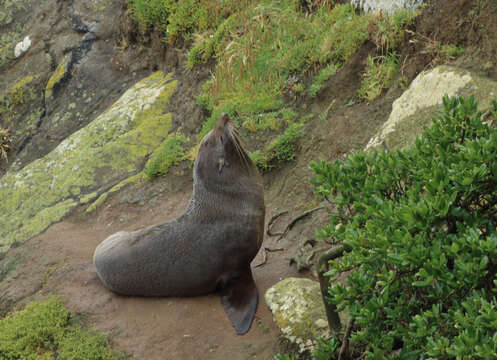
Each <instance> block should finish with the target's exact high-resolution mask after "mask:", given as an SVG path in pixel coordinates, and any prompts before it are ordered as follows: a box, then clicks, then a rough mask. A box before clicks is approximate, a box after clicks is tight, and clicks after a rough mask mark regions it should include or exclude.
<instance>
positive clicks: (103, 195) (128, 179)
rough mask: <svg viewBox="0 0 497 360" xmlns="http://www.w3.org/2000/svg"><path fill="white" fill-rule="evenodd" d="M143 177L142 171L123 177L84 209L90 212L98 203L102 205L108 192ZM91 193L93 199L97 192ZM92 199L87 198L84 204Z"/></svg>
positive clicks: (144, 176) (117, 189) (136, 181)
mask: <svg viewBox="0 0 497 360" xmlns="http://www.w3.org/2000/svg"><path fill="white" fill-rule="evenodd" d="M145 178H146V175H145V173H143V171H142V172H140V173H138V174H136V175H133V176H130V177H129V178H127V179H124V180H123V181H121V182H119V183H118V184H117V185H114V186H113V187H112V188H111V189H110V190H109V191H107V192H105V193H103V194H102V195H100V196H99V197H98V199H97V200H95V201H94V202H93V203H92V204H91V205H90V206H88V208H87V209H86V212H87V213H91V212H93V211H94V210H96V209H97V208H98V207H99V206H100V205H102V204H103V203H104V202H105V200H107V198H108V197H109V195H110V194H112V193H114V192H117V191H119V190H121V189H122V188H123V187H124V186H126V185H128V184H132V183H138V182H140V181H142V180H143V179H145ZM92 195H94V196H93V197H92V199H93V198H95V197H96V196H97V193H96V192H95V193H93V194H92ZM92 199H89V200H88V201H86V202H85V204H86V203H87V202H89V201H90V200H92ZM81 203H82V204H83V201H81Z"/></svg>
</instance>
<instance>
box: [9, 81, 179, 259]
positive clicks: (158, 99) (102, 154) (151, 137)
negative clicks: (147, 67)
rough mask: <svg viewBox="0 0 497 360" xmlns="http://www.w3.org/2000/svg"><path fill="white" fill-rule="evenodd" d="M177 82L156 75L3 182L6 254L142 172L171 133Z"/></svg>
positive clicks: (134, 87)
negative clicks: (103, 191) (100, 193)
mask: <svg viewBox="0 0 497 360" xmlns="http://www.w3.org/2000/svg"><path fill="white" fill-rule="evenodd" d="M176 84H177V82H176V81H173V80H172V74H169V75H168V76H165V75H164V74H163V73H162V72H157V73H155V74H153V75H151V76H150V77H148V78H146V79H144V80H142V81H140V82H138V83H137V84H136V85H135V86H133V87H132V88H131V89H129V90H128V91H126V92H125V93H124V94H123V95H122V96H121V98H120V99H119V100H118V101H117V102H116V103H115V104H114V105H112V106H111V107H110V108H109V109H107V110H106V111H105V112H104V113H103V114H101V115H100V116H98V117H97V118H96V119H95V120H93V121H92V122H91V123H90V124H89V125H88V126H86V127H85V128H83V129H81V130H79V131H77V132H76V133H74V134H72V135H71V136H70V137H68V138H67V139H66V140H64V141H63V142H62V143H60V144H59V145H58V146H57V147H56V148H55V149H54V150H53V151H52V152H51V153H49V154H48V155H46V156H45V157H43V158H41V159H38V160H36V161H34V162H32V163H31V164H29V165H27V166H26V167H25V168H23V169H22V170H20V171H18V172H8V173H7V174H5V176H4V177H3V178H2V179H0V198H1V199H2V201H1V202H0V252H1V251H5V250H7V249H8V247H9V244H11V243H12V242H14V241H18V242H22V241H25V240H27V239H29V238H30V237H32V236H34V235H36V234H38V233H39V232H41V231H43V230H44V229H45V228H46V227H48V226H49V225H50V224H51V223H53V222H55V221H58V220H59V219H61V218H62V217H63V216H64V215H65V214H67V213H68V212H69V211H70V210H71V209H73V208H74V207H75V206H77V205H78V204H80V203H87V202H88V201H90V199H93V198H95V197H96V194H94V193H95V192H96V191H97V192H98V190H97V189H98V188H101V187H105V186H109V185H112V184H116V183H118V182H119V181H121V180H122V179H123V178H128V177H129V176H130V175H131V174H134V173H136V172H138V171H140V169H141V168H142V166H143V164H144V162H145V159H146V157H147V156H148V155H149V154H151V153H152V152H153V151H154V150H155V149H156V148H157V147H158V146H159V145H160V144H161V143H162V141H163V140H164V139H165V138H166V136H167V134H168V132H169V128H170V126H171V115H169V114H166V115H163V114H162V111H163V109H164V108H165V106H166V104H167V102H168V101H169V97H170V96H171V95H172V93H173V91H174V89H175V87H176ZM3 199H6V200H5V201H4V200H3Z"/></svg>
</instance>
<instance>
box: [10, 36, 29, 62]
mask: <svg viewBox="0 0 497 360" xmlns="http://www.w3.org/2000/svg"><path fill="white" fill-rule="evenodd" d="M30 47H31V39H30V38H29V36H26V37H25V38H24V40H23V41H20V42H18V43H17V44H16V47H15V48H14V56H15V57H16V58H18V57H19V56H21V55H22V54H24V53H25V52H26V51H28V50H29V48H30Z"/></svg>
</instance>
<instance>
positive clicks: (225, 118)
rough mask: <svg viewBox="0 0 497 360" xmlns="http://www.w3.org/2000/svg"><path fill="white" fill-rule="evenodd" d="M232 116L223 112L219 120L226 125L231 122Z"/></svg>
mask: <svg viewBox="0 0 497 360" xmlns="http://www.w3.org/2000/svg"><path fill="white" fill-rule="evenodd" d="M230 120H231V119H230V117H229V116H228V114H226V113H222V114H221V116H220V117H219V122H220V123H221V126H226V124H227V123H229V122H230Z"/></svg>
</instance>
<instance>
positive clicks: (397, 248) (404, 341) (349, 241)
mask: <svg viewBox="0 0 497 360" xmlns="http://www.w3.org/2000/svg"><path fill="white" fill-rule="evenodd" d="M490 113H491V114H492V115H493V118H494V121H495V120H497V102H496V101H494V103H493V108H492V109H490ZM496 157H497V128H496V127H495V126H489V125H488V124H487V123H483V122H482V114H481V113H480V112H478V111H477V103H476V102H475V101H474V99H473V98H472V97H471V98H468V99H464V98H458V97H456V98H450V99H449V98H447V97H445V98H444V111H443V114H441V116H440V117H439V118H438V119H436V120H435V121H434V124H433V125H432V127H431V128H430V129H427V130H426V132H425V133H424V134H423V136H422V137H421V138H418V139H417V140H416V141H415V143H414V145H413V146H412V147H411V148H409V149H407V150H401V151H395V152H393V151H381V152H378V151H375V152H372V153H364V152H360V153H357V154H354V155H351V156H350V158H349V159H348V160H345V161H336V162H334V163H333V164H330V163H327V162H324V161H319V162H314V163H312V164H311V167H312V169H313V171H314V173H315V177H314V179H313V183H314V186H315V190H316V193H317V194H318V195H319V196H321V197H323V198H326V199H329V200H330V201H333V202H334V203H336V207H337V212H336V214H334V215H331V219H330V224H329V225H327V226H325V227H323V228H322V230H321V231H320V236H322V237H325V238H331V239H332V240H333V241H334V242H337V243H339V244H341V245H343V247H344V248H345V250H346V251H345V252H344V254H343V257H342V258H340V259H337V260H334V261H331V262H330V266H331V270H330V271H329V275H330V281H331V282H333V281H335V280H336V279H337V278H338V277H339V276H340V275H341V274H343V273H345V272H350V271H351V272H350V274H349V276H348V277H347V280H346V283H332V285H331V286H330V289H329V294H330V296H331V302H332V303H333V304H335V305H336V306H337V307H338V310H341V309H343V308H345V307H347V308H348V310H349V313H350V316H351V318H352V319H353V321H354V322H355V325H356V326H355V327H354V328H353V330H352V334H351V338H350V341H351V345H352V346H353V347H354V349H355V350H356V351H357V352H359V353H360V354H359V355H358V356H359V357H361V358H365V359H378V358H385V359H397V358H399V359H411V358H412V359H414V358H416V359H418V358H432V359H453V358H458V359H470V358H471V359H475V358H479V359H491V358H495V356H496V353H497V342H496V341H495V336H496V335H495V329H496V328H497V300H496V295H495V294H496V292H497V279H496V275H497V260H496V259H497V230H496V226H497V163H496V162H495V159H496Z"/></svg>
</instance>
